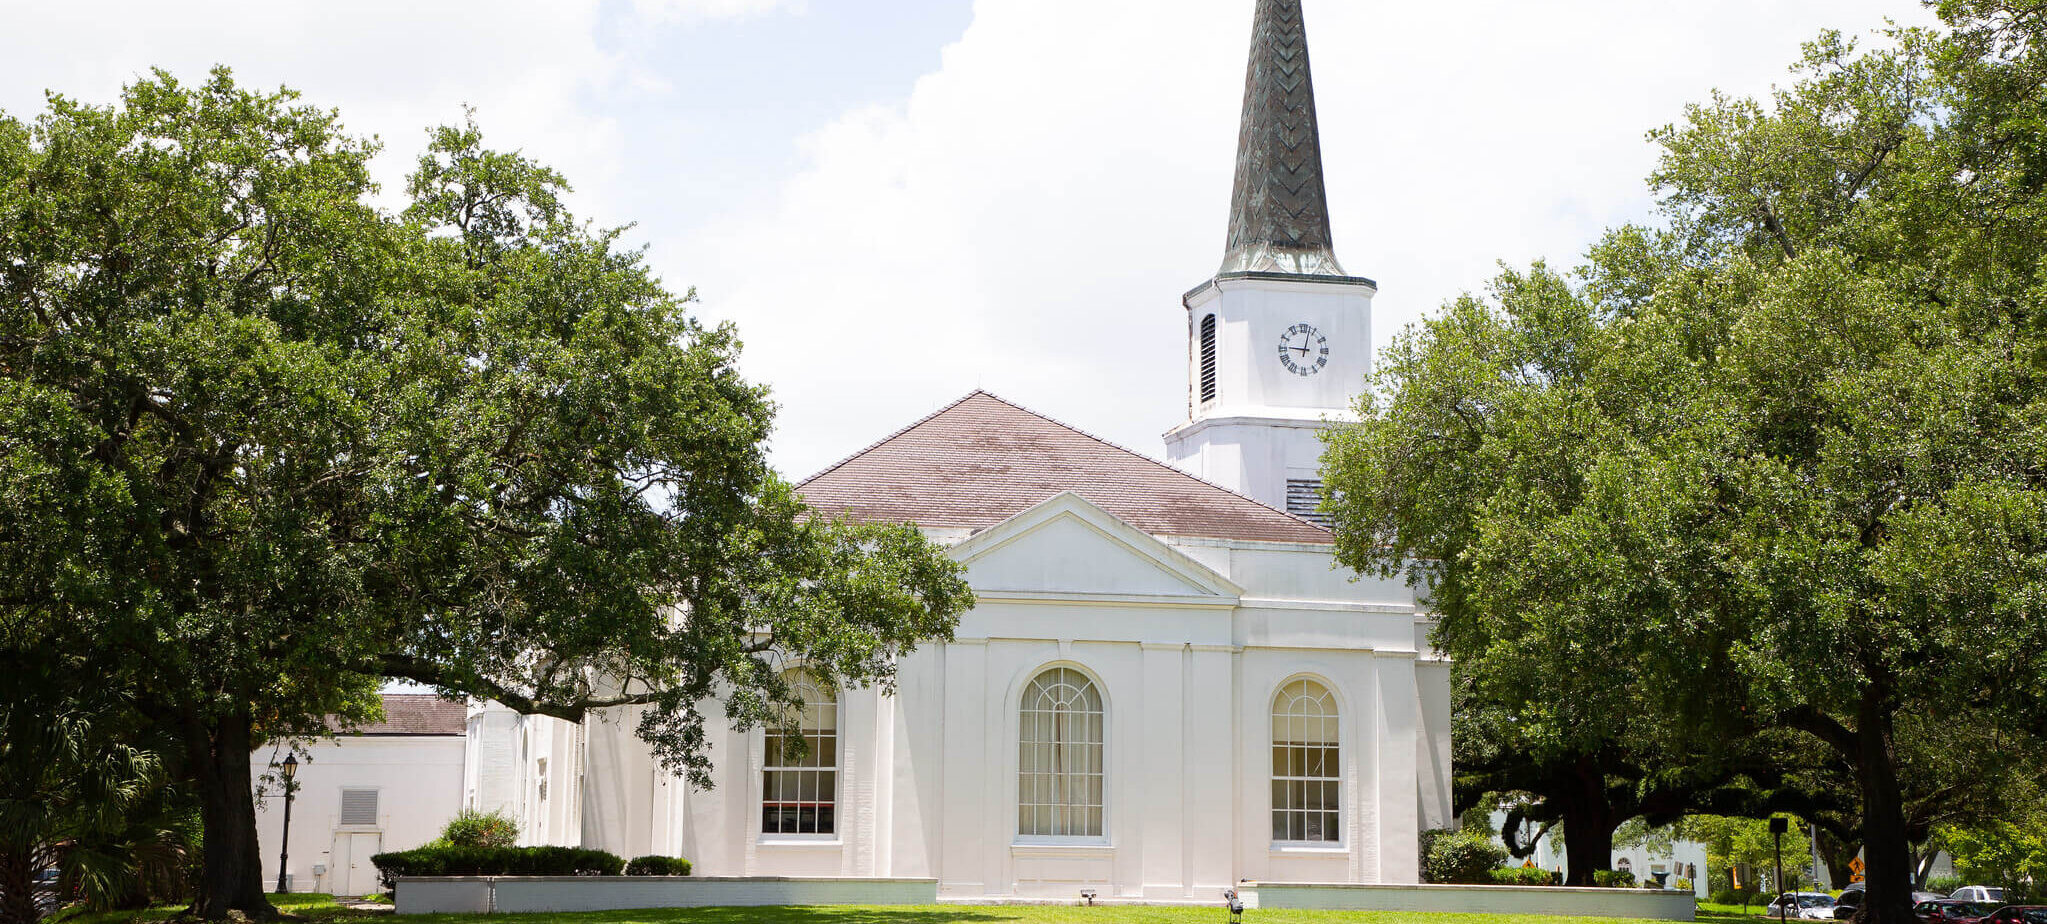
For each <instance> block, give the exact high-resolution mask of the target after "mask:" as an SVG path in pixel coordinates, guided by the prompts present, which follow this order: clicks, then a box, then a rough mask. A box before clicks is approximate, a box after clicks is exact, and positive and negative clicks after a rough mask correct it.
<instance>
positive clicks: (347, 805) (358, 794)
mask: <svg viewBox="0 0 2047 924" xmlns="http://www.w3.org/2000/svg"><path fill="white" fill-rule="evenodd" d="M376 823H377V791H376V790H374V789H344V790H342V791H341V824H344V825H374V824H376Z"/></svg>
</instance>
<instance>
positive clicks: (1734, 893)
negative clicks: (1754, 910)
mask: <svg viewBox="0 0 2047 924" xmlns="http://www.w3.org/2000/svg"><path fill="white" fill-rule="evenodd" d="M1759 894H1760V892H1759V891H1758V890H1757V889H1754V888H1740V889H1734V888H1722V889H1715V890H1714V891H1713V904H1716V905H1740V906H1741V907H1742V909H1743V910H1744V911H1745V910H1747V909H1748V906H1749V905H1751V904H1754V903H1755V901H1756V898H1757V896H1758V895H1759Z"/></svg>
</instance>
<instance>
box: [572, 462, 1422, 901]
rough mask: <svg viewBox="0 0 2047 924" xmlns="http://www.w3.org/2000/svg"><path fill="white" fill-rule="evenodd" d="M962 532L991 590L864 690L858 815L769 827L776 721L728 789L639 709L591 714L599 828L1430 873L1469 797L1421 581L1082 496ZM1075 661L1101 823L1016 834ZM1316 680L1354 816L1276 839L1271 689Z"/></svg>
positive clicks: (613, 833) (711, 853)
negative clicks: (1041, 707)
mask: <svg viewBox="0 0 2047 924" xmlns="http://www.w3.org/2000/svg"><path fill="white" fill-rule="evenodd" d="M953 552H954V555H955V556H956V557H957V558H959V559H960V560H962V561H963V562H965V563H966V564H967V567H968V572H969V576H970V580H971V581H972V583H973V585H974V587H975V590H976V593H977V595H978V596H979V600H980V603H979V605H978V606H977V607H976V608H975V609H974V610H973V611H971V612H969V613H968V614H966V615H965V617H964V618H963V619H962V621H961V623H960V625H959V627H958V630H957V632H956V637H955V640H954V641H952V642H950V643H946V644H934V645H930V646H927V647H925V648H922V649H920V650H918V651H917V652H915V653H913V654H911V655H910V656H908V657H906V658H905V659H904V660H903V662H902V663H901V665H900V667H899V678H898V682H899V688H898V692H897V695H895V696H893V697H884V696H883V695H881V694H880V693H879V692H878V691H875V690H846V691H842V692H841V693H840V694H839V706H838V708H839V715H838V720H839V721H838V727H839V753H840V764H839V774H838V785H839V792H838V806H839V808H838V825H837V827H838V830H837V831H836V832H835V833H833V834H830V835H811V836H763V835H762V834H760V833H759V830H760V800H761V784H760V776H761V761H762V743H761V742H762V735H761V732H760V731H759V730H758V729H755V730H752V731H749V732H745V733H741V732H736V731H733V730H731V729H730V728H729V727H725V726H723V725H722V724H721V723H718V722H717V721H715V719H714V720H713V722H712V729H711V740H710V744H711V748H712V752H711V753H712V756H713V759H714V762H715V763H716V767H717V769H716V782H717V786H716V788H715V789H712V790H710V791H702V792H696V791H687V790H686V788H685V787H683V786H682V785H681V784H680V782H679V781H676V780H673V779H671V778H669V777H668V776H667V775H666V774H664V773H662V772H660V771H659V770H658V769H656V768H654V767H653V765H652V763H651V762H650V761H648V760H647V759H646V757H645V749H644V746H641V745H638V744H637V743H636V742H635V741H634V740H633V739H632V737H631V725H632V723H631V721H629V720H626V718H625V717H618V718H617V720H606V721H601V722H594V723H593V724H591V725H590V726H589V727H588V729H587V730H586V734H587V740H588V742H589V762H588V764H589V773H590V779H589V784H588V787H587V788H588V796H587V804H588V806H589V809H588V810H587V811H586V813H585V817H584V843H586V844H588V845H590V846H599V847H603V848H605V849H608V850H612V851H613V852H616V853H619V854H621V855H624V856H633V855H637V854H641V853H649V852H656V853H669V854H675V853H680V854H681V855H684V856H687V857H689V858H690V859H691V860H692V861H693V862H694V863H695V864H696V871H697V873H698V874H699V875H705V876H797V877H913V878H931V879H936V880H937V881H938V883H939V889H940V893H941V894H943V895H947V896H954V897H975V896H1043V897H1056V898H1071V897H1074V896H1075V895H1076V893H1077V892H1078V891H1079V890H1080V889H1083V888H1091V889H1095V890H1097V891H1099V892H1100V893H1101V894H1102V895H1103V896H1105V897H1109V896H1113V897H1120V898H1140V899H1153V900H1185V899H1211V898H1214V897H1216V896H1218V895H1219V894H1220V893H1221V890H1223V889H1225V888H1228V887H1229V886H1230V885H1231V884H1232V883H1234V882H1236V881H1237V880H1239V879H1243V878H1250V879H1261V880H1292V881H1317V882H1389V883H1401V882H1413V881H1415V880H1416V879H1417V858H1416V839H1417V832H1418V826H1420V825H1421V824H1423V821H1424V819H1428V818H1433V819H1440V818H1447V817H1448V812H1449V771H1450V767H1449V750H1448V722H1449V714H1448V709H1449V696H1448V670H1447V667H1446V666H1445V665H1444V664H1443V663H1442V662H1440V661H1438V660H1435V659H1434V658H1433V657H1432V654H1431V653H1430V652H1427V651H1421V650H1417V646H1416V639H1417V637H1418V629H1417V623H1416V612H1415V608H1414V606H1413V604H1412V599H1411V597H1410V596H1408V590H1407V588H1406V587H1404V586H1402V585H1400V584H1399V583H1398V582H1376V581H1364V582H1351V581H1348V580H1345V579H1344V578H1343V576H1342V574H1341V573H1340V572H1337V571H1336V570H1335V569H1334V568H1333V567H1332V563H1331V561H1330V558H1329V550H1328V548H1327V547H1325V546H1307V545H1289V544H1280V543H1244V542H1223V541H1217V540H1185V539H1182V540H1172V541H1163V540H1161V539H1160V538H1159V537H1153V536H1147V535H1144V534H1142V533H1140V532H1138V531H1136V530H1135V529H1133V528H1131V527H1129V526H1128V525H1127V524H1124V523H1122V522H1121V521H1118V520H1115V519H1114V518H1113V517H1111V516H1109V515H1108V514H1106V513H1104V512H1102V511H1101V510H1099V509H1098V508H1095V507H1094V506H1093V505H1092V504H1088V503H1087V502H1086V501H1084V500H1082V499H1080V498H1078V497H1075V496H1072V495H1063V496H1062V497H1061V498H1055V499H1053V500H1051V501H1048V502H1046V503H1045V504H1042V505H1040V506H1039V507H1038V508H1034V509H1033V510H1032V511H1029V512H1027V513H1025V514H1021V515H1019V516H1018V517H1016V518H1014V519H1013V520H1012V521H1010V522H1007V523H1004V524H1002V525H1000V526H998V527H995V528H992V529H989V530H986V531H984V532H982V533H981V534H979V535H977V536H974V537H973V538H971V539H968V540H966V541H963V542H960V543H958V544H957V545H955V546H954V548H953ZM1052 666H1068V667H1073V668H1075V669H1078V670H1080V671H1081V672H1083V673H1084V674H1086V675H1087V676H1089V677H1090V678H1092V679H1093V681H1094V682H1095V684H1096V685H1097V687H1098V689H1099V690H1100V692H1101V694H1102V697H1103V700H1104V709H1105V714H1106V715H1105V718H1106V730H1105V735H1104V750H1105V761H1106V765H1107V789H1106V794H1105V800H1104V802H1105V804H1104V809H1105V830H1104V833H1103V836H1102V837H1100V838H1091V839H1068V840H1062V841H1051V842H1047V841H1042V840H1034V839H1028V838H1020V837H1018V836H1017V834H1016V831H1017V821H1016V816H1017V812H1016V799H1017V772H1018V767H1017V761H1018V748H1017V740H1018V734H1019V727H1018V725H1019V717H1018V707H1019V704H1020V702H1021V699H1022V694H1023V689H1024V687H1025V685H1026V684H1027V683H1028V682H1029V681H1030V680H1031V678H1032V677H1034V676H1035V675H1036V674H1038V673H1039V672H1040V671H1043V670H1045V669H1047V668H1048V667H1052ZM1303 676H1306V677H1313V678H1315V679H1316V680H1318V681H1319V682H1321V683H1323V684H1324V685H1326V686H1327V687H1328V688H1329V689H1330V690H1331V691H1332V692H1333V693H1334V694H1335V695H1336V697H1337V698H1338V699H1339V701H1340V704H1341V705H1340V714H1339V735H1340V745H1341V750H1340V753H1341V757H1342V761H1343V771H1342V793H1343V796H1342V808H1341V815H1340V823H1341V827H1342V832H1343V838H1342V840H1341V841H1339V842H1337V843H1335V844H1332V845H1329V846H1327V847H1316V848H1301V847H1297V846H1295V847H1277V848H1276V847H1275V846H1274V843H1273V841H1272V838H1271V822H1270V814H1269V813H1270V792H1271V789H1270V776H1269V772H1270V767H1271V758H1270V742H1271V727H1270V723H1271V719H1270V714H1271V708H1272V700H1273V696H1274V694H1275V693H1276V692H1277V690H1278V689H1279V688H1280V686H1281V685H1283V684H1284V683H1286V682H1288V681H1290V680H1292V679H1294V678H1297V677H1303ZM705 708H706V709H707V710H715V709H717V708H718V707H717V706H716V704H706V706H705ZM678 806H679V810H678V808H677V807H678ZM671 824H672V825H673V828H672V829H671V828H670V827H669V826H670V825H671Z"/></svg>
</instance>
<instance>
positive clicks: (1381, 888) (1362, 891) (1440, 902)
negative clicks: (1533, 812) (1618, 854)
mask: <svg viewBox="0 0 2047 924" xmlns="http://www.w3.org/2000/svg"><path fill="white" fill-rule="evenodd" d="M1237 891H1238V894H1240V895H1242V896H1243V898H1244V904H1245V905H1246V906H1248V907H1252V908H1324V909H1338V910H1345V911H1452V912H1476V913H1480V914H1560V915H1574V916H1584V917H1611V918H1649V919H1651V920H1661V921H1690V920H1693V917H1694V914H1695V912H1696V910H1697V907H1696V904H1695V902H1694V900H1693V896H1692V893H1690V892H1680V891H1672V890H1662V889H1583V888H1565V887H1563V886H1488V885H1431V884H1425V885H1351V884H1348V883H1321V882H1261V883H1258V884H1256V885H1245V886H1243V887H1242V888H1239V889H1238V890H1237Z"/></svg>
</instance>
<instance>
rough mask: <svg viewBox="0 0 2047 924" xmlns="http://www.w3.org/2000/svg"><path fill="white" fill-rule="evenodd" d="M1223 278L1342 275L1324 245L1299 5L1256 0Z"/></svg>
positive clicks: (1317, 149) (1295, 0) (1325, 227)
mask: <svg viewBox="0 0 2047 924" xmlns="http://www.w3.org/2000/svg"><path fill="white" fill-rule="evenodd" d="M1230 198H1231V203H1230V241H1229V251H1228V252H1227V253H1225V254H1224V255H1223V265H1222V269H1221V270H1220V272H1222V273H1241V272H1265V273H1286V274H1290V275H1303V276H1342V275H1344V272H1343V267H1341V266H1339V265H1338V264H1337V262H1336V252H1335V250H1334V249H1333V248H1332V247H1331V245H1330V242H1329V200H1328V196H1327V194H1326V193H1325V192H1324V191H1323V187H1322V142H1321V138H1320V136H1319V134H1318V133H1317V131H1316V128H1315V86H1314V83H1313V81H1311V80H1310V79H1309V76H1308V34H1307V29H1306V27H1305V26H1304V25H1303V24H1302V22H1301V0H1258V12H1257V20H1256V22H1255V23H1254V24H1253V26H1252V32H1251V63H1250V67H1249V69H1248V71H1247V73H1246V74H1245V76H1244V120H1243V127H1242V128H1241V129H1240V130H1239V132H1238V137H1237V179H1236V187H1235V190H1234V191H1233V192H1232V194H1231V197H1230Z"/></svg>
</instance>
